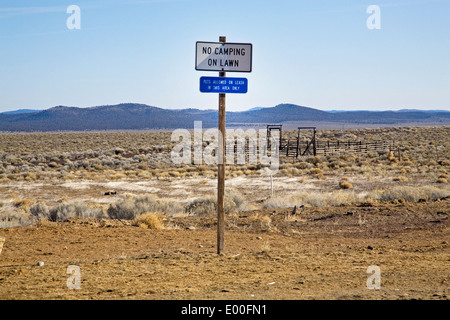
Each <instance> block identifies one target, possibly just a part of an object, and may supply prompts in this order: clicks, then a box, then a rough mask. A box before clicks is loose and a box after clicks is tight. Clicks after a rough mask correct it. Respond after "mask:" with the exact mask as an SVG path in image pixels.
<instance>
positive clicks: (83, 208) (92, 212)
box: [49, 202, 103, 221]
mask: <svg viewBox="0 0 450 320" xmlns="http://www.w3.org/2000/svg"><path fill="white" fill-rule="evenodd" d="M49 217H50V220H51V221H66V220H68V219H70V218H102V217H103V211H102V210H101V209H93V208H89V207H88V206H87V205H85V204H84V203H79V202H69V203H67V202H63V203H61V204H59V205H58V206H56V207H55V208H53V209H51V210H50V215H49Z"/></svg>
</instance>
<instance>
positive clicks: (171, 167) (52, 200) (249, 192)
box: [0, 126, 450, 226]
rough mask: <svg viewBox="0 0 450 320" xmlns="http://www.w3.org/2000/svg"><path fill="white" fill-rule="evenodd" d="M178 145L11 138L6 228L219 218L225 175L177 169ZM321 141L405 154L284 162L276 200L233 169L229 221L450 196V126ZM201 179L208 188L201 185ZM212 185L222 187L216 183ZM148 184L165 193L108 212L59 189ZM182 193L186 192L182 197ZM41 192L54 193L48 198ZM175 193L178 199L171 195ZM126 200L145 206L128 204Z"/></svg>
mask: <svg viewBox="0 0 450 320" xmlns="http://www.w3.org/2000/svg"><path fill="white" fill-rule="evenodd" d="M296 133H297V132H296V131H285V132H283V137H286V138H294V137H296ZM170 135H171V134H170V132H100V133H45V134H43V133H39V134H2V135H1V136H0V221H1V223H2V224H3V226H5V225H20V224H24V225H27V224H30V223H32V222H35V221H39V220H48V219H50V220H51V219H53V218H54V219H66V218H68V217H79V216H81V217H84V216H91V217H105V216H108V217H110V218H115V217H120V218H121V219H122V218H124V219H130V220H133V219H134V218H136V217H137V215H140V214H143V213H145V212H161V213H163V214H164V215H168V216H173V215H180V214H194V215H197V214H199V215H201V214H211V213H215V211H216V203H215V202H216V196H215V194H214V190H215V179H216V177H217V168H216V166H209V165H200V166H199V165H194V164H187V165H175V164H173V163H172V161H171V157H170V150H171V149H172V147H173V146H174V145H175V143H176V142H172V141H170ZM316 138H317V139H318V140H321V139H322V140H330V141H333V140H345V141H346V140H354V141H355V140H358V141H359V140H362V141H368V142H370V141H375V140H385V141H395V142H396V148H395V149H393V150H390V151H389V150H386V151H384V152H382V151H380V152H372V153H367V154H364V153H353V154H352V153H344V154H339V153H336V154H328V155H318V156H315V157H306V158H305V157H304V158H302V159H301V161H294V159H293V158H286V157H285V156H283V155H281V158H280V168H279V171H278V173H277V174H276V175H274V179H276V178H278V179H280V180H278V182H277V183H275V185H274V187H275V194H276V195H275V196H270V194H271V193H270V190H269V182H268V180H264V179H263V178H261V172H262V171H261V169H262V166H261V165H260V164H251V165H250V164H245V165H227V166H226V178H227V183H228V182H233V180H235V179H241V180H243V179H245V181H246V182H248V186H247V185H246V184H240V185H239V186H236V187H233V188H231V189H230V191H227V198H226V204H225V208H226V212H227V213H228V214H231V213H233V212H241V211H248V210H251V209H259V208H281V207H293V206H294V205H297V206H298V205H302V204H303V205H306V206H318V207H323V206H334V205H341V204H346V203H351V202H359V201H362V199H365V200H374V201H378V200H380V201H393V200H395V201H400V200H402V199H403V201H418V200H419V199H422V198H423V199H437V198H439V197H440V196H442V195H445V194H448V193H449V186H448V172H449V171H450V155H449V152H448V150H450V127H448V126H446V127H418V128H414V127H412V128H383V129H348V130H318V132H317V137H316ZM397 147H398V148H397ZM350 178H351V179H350ZM191 179H193V180H195V179H198V180H199V181H197V182H195V183H194V182H193V183H192V184H191V183H190V181H191ZM211 179H213V181H214V184H213V185H211V184H209V183H208V182H209V181H211ZM293 179H296V180H293ZM258 181H259V182H258ZM283 181H290V182H289V183H284V182H283ZM141 182H150V183H153V184H154V186H155V187H152V188H153V189H158V188H159V187H160V186H159V184H161V187H160V189H161V190H160V191H159V193H158V194H153V193H152V191H145V188H143V187H141V186H140V185H137V186H136V189H131V188H130V189H126V188H125V186H124V187H123V188H124V189H123V192H122V193H121V194H122V197H117V198H118V199H117V198H109V199H107V201H106V202H103V203H102V205H103V207H102V208H98V207H96V204H98V203H96V201H105V200H106V199H104V198H101V196H100V195H99V194H98V193H96V190H95V189H94V188H92V189H89V187H86V192H81V191H80V192H77V193H73V194H72V192H66V191H65V190H66V189H61V188H60V187H59V186H61V185H63V184H68V185H69V184H70V185H73V186H76V185H77V184H80V185H82V184H84V183H98V184H97V185H98V186H101V185H102V184H107V183H117V184H119V183H130V185H131V184H139V183H141ZM32 185H35V186H36V187H30V186H32ZM49 185H52V187H51V188H50V187H49ZM172 185H185V186H184V187H183V188H179V189H175V188H174V187H173V188H172ZM206 185H208V188H209V187H210V190H212V191H200V189H208V188H205V187H204V186H206ZM280 185H281V186H280ZM40 186H45V188H44V187H43V189H42V190H40V189H39V188H40ZM396 186H398V187H400V186H401V188H402V190H399V189H397V188H395V187H396ZM139 188H142V190H143V191H139V190H140V189H139ZM171 188H172V189H171ZM308 188H309V190H308ZM33 189H34V190H33ZM74 189H75V190H77V189H76V188H75V187H74ZM170 190H172V191H173V190H175V191H177V192H172V193H171V194H170V195H169V193H170V192H169V191H170ZM237 191H239V192H237ZM125 192H127V193H133V194H134V195H135V196H131V195H129V197H128V198H127V196H126V194H125ZM166 196H167V197H166ZM140 197H144V198H145V197H147V199H146V200H142V199H140ZM58 199H59V200H60V201H59V203H57V201H58ZM78 199H79V200H78ZM91 199H92V200H91ZM77 201H78V203H76V202H77ZM58 206H59V207H58ZM55 212H56V213H55ZM51 213H53V216H51Z"/></svg>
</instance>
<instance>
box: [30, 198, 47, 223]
mask: <svg viewBox="0 0 450 320" xmlns="http://www.w3.org/2000/svg"><path fill="white" fill-rule="evenodd" d="M30 212H31V215H32V216H33V217H34V218H35V219H37V220H43V219H45V220H48V219H49V218H50V210H49V209H48V207H47V205H46V204H45V203H42V202H38V203H36V204H35V205H33V206H32V207H31V208H30Z"/></svg>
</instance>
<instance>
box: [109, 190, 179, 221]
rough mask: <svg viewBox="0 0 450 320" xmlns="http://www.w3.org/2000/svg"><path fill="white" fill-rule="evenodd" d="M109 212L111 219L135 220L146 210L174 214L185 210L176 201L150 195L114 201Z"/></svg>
mask: <svg viewBox="0 0 450 320" xmlns="http://www.w3.org/2000/svg"><path fill="white" fill-rule="evenodd" d="M107 212H108V216H109V217H110V218H111V219H125V220H133V219H135V218H136V217H137V216H138V215H141V214H143V213H145V212H161V213H164V214H169V215H172V214H175V213H179V212H183V207H182V206H181V205H180V204H178V203H176V202H166V201H161V200H159V199H156V198H153V197H150V196H140V197H136V198H128V199H125V200H122V201H120V202H118V203H113V204H111V205H110V206H109V208H108V211H107Z"/></svg>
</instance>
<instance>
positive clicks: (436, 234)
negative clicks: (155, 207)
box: [0, 199, 450, 300]
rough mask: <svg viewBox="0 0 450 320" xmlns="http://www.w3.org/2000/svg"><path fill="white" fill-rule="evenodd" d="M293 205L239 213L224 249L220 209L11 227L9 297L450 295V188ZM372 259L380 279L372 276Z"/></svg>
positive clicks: (2, 286) (231, 220) (3, 293)
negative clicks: (404, 198)
mask: <svg viewBox="0 0 450 320" xmlns="http://www.w3.org/2000/svg"><path fill="white" fill-rule="evenodd" d="M291 212H292V208H287V209H277V210H264V211H253V212H245V213H240V214H231V215H229V216H228V217H227V219H226V224H227V226H226V234H225V253H224V254H222V255H217V254H216V224H215V217H214V216H197V217H193V216H187V217H178V218H167V220H166V221H165V225H166V226H167V228H166V229H164V230H150V229H144V228H141V227H136V226H132V225H131V223H129V222H127V221H118V220H114V221H113V220H108V219H105V220H90V219H77V220H69V221H67V222H61V223H53V222H45V223H42V224H40V225H37V226H27V227H18V228H10V229H0V236H3V237H5V243H4V247H3V251H2V252H1V254H0V299H7V300H10V299H154V300H178V299H210V300H213V299H225V300H228V299H242V300H252V299H255V300H264V299H273V300H301V299H443V300H448V299H449V297H450V290H449V283H450V248H449V241H450V228H449V224H450V220H449V215H450V199H441V200H438V201H433V202H423V203H378V204H358V205H349V206H341V207H331V208H311V207H308V208H304V209H303V210H301V209H299V210H298V211H297V213H296V214H295V215H292V214H291ZM38 262H44V265H42V266H39V265H38ZM69 265H76V266H79V267H80V274H79V276H80V279H81V288H80V289H69V288H68V286H67V280H68V278H69V277H71V275H70V274H68V273H67V269H68V266H69ZM372 265H375V266H378V267H379V268H380V272H381V273H380V276H381V288H380V289H379V290H376V289H372V290H370V289H368V287H367V279H368V277H369V276H371V274H368V273H367V268H368V267H369V266H372Z"/></svg>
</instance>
